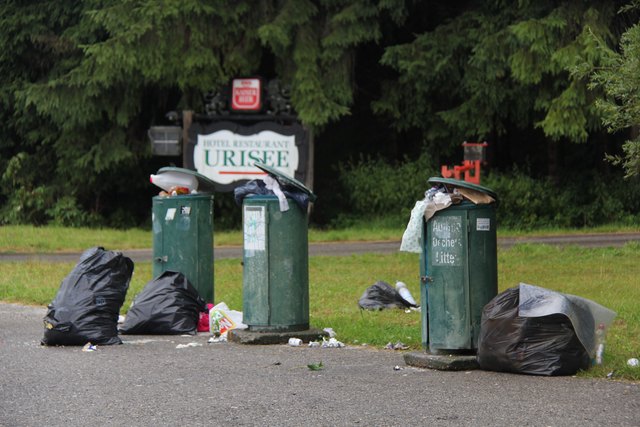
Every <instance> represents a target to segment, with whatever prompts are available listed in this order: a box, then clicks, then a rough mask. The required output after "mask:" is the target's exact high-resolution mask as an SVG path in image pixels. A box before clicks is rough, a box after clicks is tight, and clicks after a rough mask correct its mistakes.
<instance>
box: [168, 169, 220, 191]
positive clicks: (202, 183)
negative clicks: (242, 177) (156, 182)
mask: <svg viewBox="0 0 640 427" xmlns="http://www.w3.org/2000/svg"><path fill="white" fill-rule="evenodd" d="M169 172H170V173H172V174H177V175H185V176H192V177H195V178H196V180H197V181H198V189H197V191H198V192H199V193H213V192H215V186H216V184H215V183H214V182H213V181H211V180H210V179H209V178H207V177H206V176H204V175H201V174H199V173H198V172H196V171H194V170H191V169H185V168H177V167H174V166H167V167H164V168H160V169H158V173H157V174H156V175H162V174H163V173H169Z"/></svg>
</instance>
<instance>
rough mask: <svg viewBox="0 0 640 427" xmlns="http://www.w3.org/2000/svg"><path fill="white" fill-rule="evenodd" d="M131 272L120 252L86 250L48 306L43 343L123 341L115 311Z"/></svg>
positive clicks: (131, 269) (109, 342) (98, 248)
mask: <svg viewBox="0 0 640 427" xmlns="http://www.w3.org/2000/svg"><path fill="white" fill-rule="evenodd" d="M132 274H133V261H132V260H131V259H130V258H127V257H125V256H124V255H122V254H121V253H120V252H112V251H106V250H105V249H104V248H101V247H95V248H91V249H88V250H86V251H85V252H84V253H83V254H82V256H81V257H80V261H79V262H78V264H77V265H76V266H75V267H74V269H73V270H72V271H71V273H69V275H68V276H67V277H65V278H64V280H63V281H62V283H61V284H60V288H59V289H58V293H57V294H56V297H55V298H54V300H53V301H52V302H51V304H49V306H48V310H47V314H46V315H45V317H44V327H45V330H44V338H43V339H42V344H44V345H85V344H86V343H88V342H91V343H92V344H99V345H111V344H122V341H121V340H120V338H119V337H118V314H119V313H120V308H121V307H122V304H123V303H124V299H125V297H126V295H127V290H128V289H129V282H130V281H131V275H132Z"/></svg>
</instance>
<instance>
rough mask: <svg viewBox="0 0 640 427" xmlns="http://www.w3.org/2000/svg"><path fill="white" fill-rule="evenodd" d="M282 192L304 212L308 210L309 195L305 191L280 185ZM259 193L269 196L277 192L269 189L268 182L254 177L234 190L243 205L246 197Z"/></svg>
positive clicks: (239, 202)
mask: <svg viewBox="0 0 640 427" xmlns="http://www.w3.org/2000/svg"><path fill="white" fill-rule="evenodd" d="M280 188H281V189H282V192H283V193H284V195H285V196H287V197H288V198H290V199H293V201H294V202H295V203H296V204H297V205H298V206H300V209H302V211H303V212H306V211H307V207H308V206H309V195H308V194H307V193H305V192H303V191H300V190H298V189H295V188H293V187H291V186H287V185H283V184H281V185H280ZM252 195H257V196H267V195H271V196H273V195H275V193H274V192H273V191H271V190H269V189H267V186H266V184H265V183H264V182H263V181H262V180H260V179H254V180H253V181H249V182H247V183H246V184H244V185H240V186H238V187H236V188H235V189H234V190H233V197H234V199H235V201H236V204H237V205H238V206H242V201H243V200H244V198H245V197H248V196H252Z"/></svg>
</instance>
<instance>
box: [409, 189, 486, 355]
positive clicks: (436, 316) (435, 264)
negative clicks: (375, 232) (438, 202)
mask: <svg viewBox="0 0 640 427" xmlns="http://www.w3.org/2000/svg"><path fill="white" fill-rule="evenodd" d="M429 183H430V184H432V185H435V184H443V185H444V186H445V187H446V188H447V189H448V190H450V191H453V189H454V188H458V189H461V190H462V191H464V190H465V189H466V190H471V191H473V192H476V193H475V194H479V195H481V196H483V197H484V196H490V197H491V198H492V199H493V200H494V202H491V203H488V204H475V203H472V202H470V201H468V200H467V199H465V200H463V201H462V202H461V203H459V204H452V205H451V206H449V207H448V208H446V209H443V210H440V211H437V212H436V213H435V214H434V215H433V217H431V218H430V219H429V220H428V221H426V223H425V224H424V227H423V239H422V242H423V250H422V254H421V258H420V270H421V282H422V286H421V293H420V295H421V306H422V307H423V309H422V344H423V346H424V347H425V348H426V349H427V350H428V351H429V352H431V353H434V354H438V353H446V352H469V351H475V350H476V349H477V347H478V333H479V331H480V318H481V315H482V309H483V308H484V306H485V305H486V304H487V303H488V302H489V301H490V300H491V299H492V298H493V297H494V296H496V294H497V292H498V261H497V238H496V206H497V200H498V199H497V196H496V194H495V193H494V192H493V191H492V190H490V189H488V188H486V187H482V186H479V185H475V184H471V183H468V182H465V181H459V180H456V179H449V178H439V177H435V178H430V179H429Z"/></svg>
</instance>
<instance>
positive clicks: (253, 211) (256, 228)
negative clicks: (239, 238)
mask: <svg viewBox="0 0 640 427" xmlns="http://www.w3.org/2000/svg"><path fill="white" fill-rule="evenodd" d="M266 240H267V224H266V220H265V207H264V206H245V207H244V250H245V251H264V250H265V249H266Z"/></svg>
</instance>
